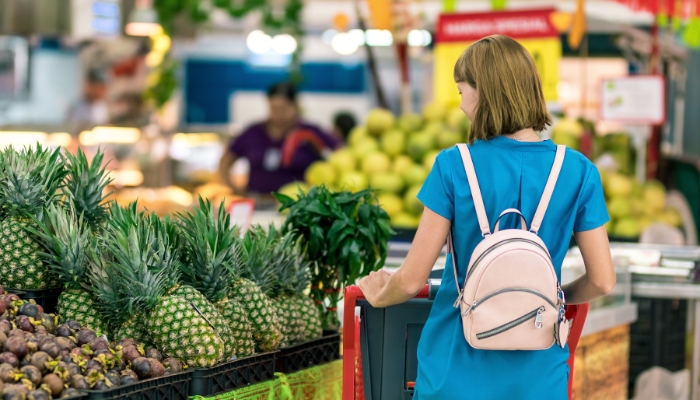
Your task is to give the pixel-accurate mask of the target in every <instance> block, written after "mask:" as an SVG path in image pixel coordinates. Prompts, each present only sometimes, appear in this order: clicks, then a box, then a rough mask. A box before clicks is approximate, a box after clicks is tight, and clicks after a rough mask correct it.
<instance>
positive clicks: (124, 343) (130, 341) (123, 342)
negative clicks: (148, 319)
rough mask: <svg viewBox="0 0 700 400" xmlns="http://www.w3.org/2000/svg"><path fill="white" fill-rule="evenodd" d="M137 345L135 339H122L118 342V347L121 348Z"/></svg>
mask: <svg viewBox="0 0 700 400" xmlns="http://www.w3.org/2000/svg"><path fill="white" fill-rule="evenodd" d="M137 344H138V343H136V340H135V339H132V338H126V339H122V340H120V341H119V343H118V345H119V346H122V347H126V346H129V345H133V346H136V345H137Z"/></svg>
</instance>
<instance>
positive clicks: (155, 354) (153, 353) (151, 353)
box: [146, 347, 163, 361]
mask: <svg viewBox="0 0 700 400" xmlns="http://www.w3.org/2000/svg"><path fill="white" fill-rule="evenodd" d="M146 357H147V358H152V359H154V360H158V361H163V355H162V354H161V353H160V351H158V349H156V348H155V347H149V348H148V350H146Z"/></svg>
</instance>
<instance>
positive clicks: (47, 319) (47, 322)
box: [37, 313, 56, 333]
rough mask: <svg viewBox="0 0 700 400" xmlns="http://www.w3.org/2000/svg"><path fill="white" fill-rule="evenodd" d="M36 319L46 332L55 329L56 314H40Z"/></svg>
mask: <svg viewBox="0 0 700 400" xmlns="http://www.w3.org/2000/svg"><path fill="white" fill-rule="evenodd" d="M37 321H40V322H41V326H43V327H44V329H46V331H47V332H48V333H51V332H53V331H54V330H56V316H55V315H53V314H45V313H44V314H40V315H39V319H37Z"/></svg>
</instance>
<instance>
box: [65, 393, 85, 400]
mask: <svg viewBox="0 0 700 400" xmlns="http://www.w3.org/2000/svg"><path fill="white" fill-rule="evenodd" d="M62 399H64V400H80V399H87V393H80V394H76V395H75V396H71V397H62Z"/></svg>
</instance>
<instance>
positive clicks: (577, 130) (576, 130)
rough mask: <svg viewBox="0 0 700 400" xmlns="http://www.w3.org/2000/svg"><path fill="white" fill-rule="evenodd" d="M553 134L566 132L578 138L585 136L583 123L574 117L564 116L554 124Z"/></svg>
mask: <svg viewBox="0 0 700 400" xmlns="http://www.w3.org/2000/svg"><path fill="white" fill-rule="evenodd" d="M552 134H553V135H557V134H566V135H571V136H573V137H575V138H577V139H578V138H580V137H581V136H583V125H581V124H580V123H579V122H578V121H576V120H574V119H569V118H562V119H560V120H559V121H557V123H556V125H554V129H553V130H552Z"/></svg>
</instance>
